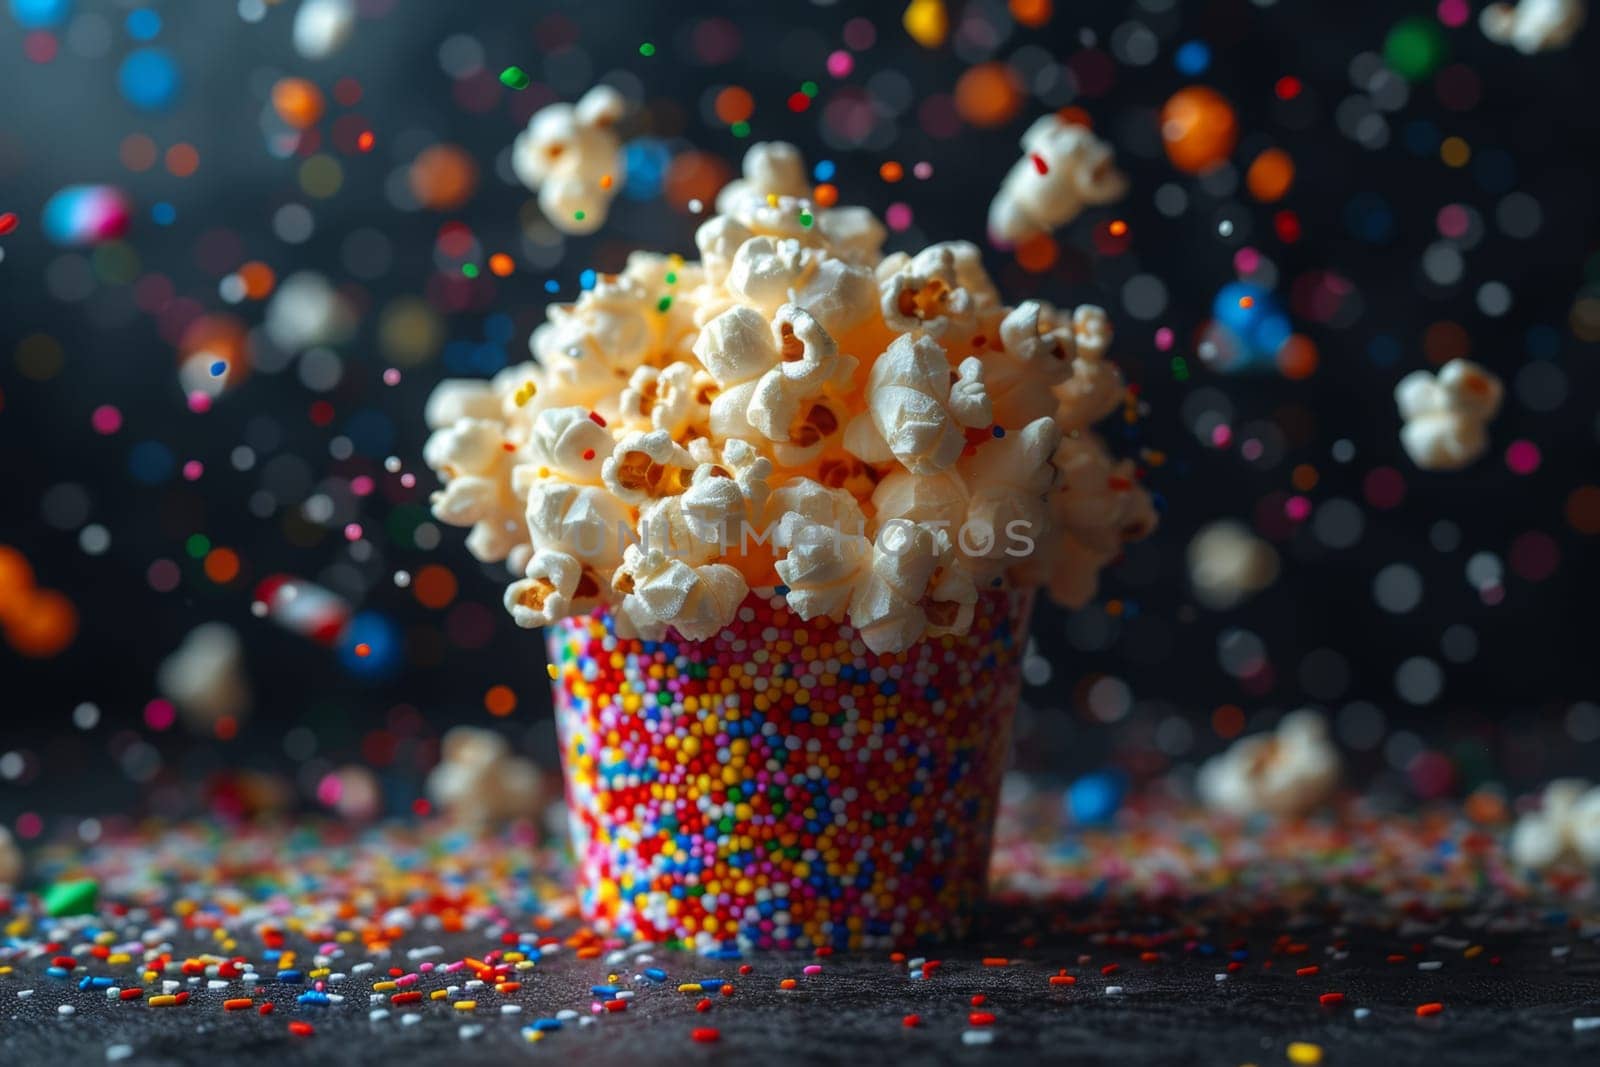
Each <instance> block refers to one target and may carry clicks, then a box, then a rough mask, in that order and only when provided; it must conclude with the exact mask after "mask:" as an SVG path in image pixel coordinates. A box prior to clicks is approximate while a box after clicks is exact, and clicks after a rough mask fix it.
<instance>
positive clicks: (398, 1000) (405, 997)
mask: <svg viewBox="0 0 1600 1067" xmlns="http://www.w3.org/2000/svg"><path fill="white" fill-rule="evenodd" d="M421 999H422V993H421V991H420V990H416V989H408V990H406V991H405V992H404V993H395V994H393V995H392V996H390V997H389V1003H390V1004H415V1003H416V1002H417V1001H419V1000H421Z"/></svg>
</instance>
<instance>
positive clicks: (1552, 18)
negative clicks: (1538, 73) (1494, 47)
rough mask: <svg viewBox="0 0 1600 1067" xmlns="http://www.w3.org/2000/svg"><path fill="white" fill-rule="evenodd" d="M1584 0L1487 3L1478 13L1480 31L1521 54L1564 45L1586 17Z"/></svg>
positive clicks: (1524, 0) (1569, 42)
mask: <svg viewBox="0 0 1600 1067" xmlns="http://www.w3.org/2000/svg"><path fill="white" fill-rule="evenodd" d="M1588 15H1589V5H1588V3H1587V0H1517V2H1516V3H1514V4H1507V3H1499V4H1490V5H1489V6H1488V7H1486V8H1484V9H1483V11H1482V12H1481V13H1480V14H1479V15H1478V26H1479V28H1481V29H1482V30H1483V35H1484V36H1485V37H1487V38H1489V40H1491V41H1493V42H1494V43H1495V44H1504V45H1510V46H1511V47H1513V48H1515V49H1516V50H1517V51H1519V52H1521V53H1522V54H1523V55H1533V54H1534V53H1535V52H1548V51H1551V50H1553V49H1557V48H1565V47H1566V46H1567V45H1569V44H1571V43H1572V38H1573V37H1575V36H1577V33H1578V31H1579V30H1580V29H1582V28H1583V23H1584V20H1585V19H1587V18H1588Z"/></svg>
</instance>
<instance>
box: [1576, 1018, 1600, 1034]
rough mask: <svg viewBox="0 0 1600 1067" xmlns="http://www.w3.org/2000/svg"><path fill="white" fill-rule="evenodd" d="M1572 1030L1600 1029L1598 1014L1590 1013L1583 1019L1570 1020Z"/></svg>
mask: <svg viewBox="0 0 1600 1067" xmlns="http://www.w3.org/2000/svg"><path fill="white" fill-rule="evenodd" d="M1572 1028H1573V1029H1574V1030H1600V1015H1591V1016H1589V1017H1588V1018H1584V1019H1574V1020H1572Z"/></svg>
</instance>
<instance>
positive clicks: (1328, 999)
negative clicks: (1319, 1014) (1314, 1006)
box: [1317, 993, 1344, 1008]
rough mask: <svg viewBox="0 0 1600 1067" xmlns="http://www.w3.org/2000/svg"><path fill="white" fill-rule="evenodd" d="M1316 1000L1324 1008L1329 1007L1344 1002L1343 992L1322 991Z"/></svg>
mask: <svg viewBox="0 0 1600 1067" xmlns="http://www.w3.org/2000/svg"><path fill="white" fill-rule="evenodd" d="M1317 1001H1318V1002H1319V1003H1320V1004H1321V1005H1322V1006H1323V1007H1324V1008H1331V1007H1334V1006H1335V1005H1338V1004H1343V1003H1344V994H1343V993H1324V994H1322V996H1320V997H1318V998H1317Z"/></svg>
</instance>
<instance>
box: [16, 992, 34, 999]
mask: <svg viewBox="0 0 1600 1067" xmlns="http://www.w3.org/2000/svg"><path fill="white" fill-rule="evenodd" d="M31 996H33V990H31V989H19V990H17V999H18V1000H27V999H28V998H29V997H31Z"/></svg>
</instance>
